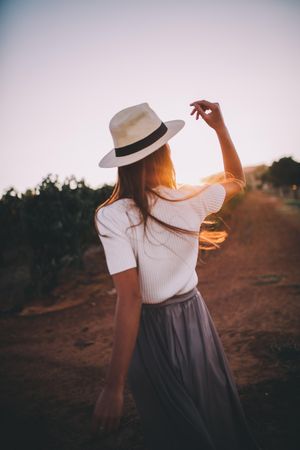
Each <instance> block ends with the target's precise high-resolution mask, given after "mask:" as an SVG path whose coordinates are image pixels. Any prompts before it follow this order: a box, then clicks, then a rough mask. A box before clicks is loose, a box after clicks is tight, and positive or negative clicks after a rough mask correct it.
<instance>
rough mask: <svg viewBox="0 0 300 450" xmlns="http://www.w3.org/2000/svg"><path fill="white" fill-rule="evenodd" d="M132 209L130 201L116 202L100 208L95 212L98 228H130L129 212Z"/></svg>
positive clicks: (121, 200)
mask: <svg viewBox="0 0 300 450" xmlns="http://www.w3.org/2000/svg"><path fill="white" fill-rule="evenodd" d="M129 209H130V199H120V200H116V201H115V202H113V203H110V204H109V205H105V206H103V207H98V208H97V209H96V211H95V219H96V225H97V227H98V228H99V227H104V228H106V229H107V228H113V227H117V228H123V226H128V223H129V219H128V214H127V213H128V210H129Z"/></svg>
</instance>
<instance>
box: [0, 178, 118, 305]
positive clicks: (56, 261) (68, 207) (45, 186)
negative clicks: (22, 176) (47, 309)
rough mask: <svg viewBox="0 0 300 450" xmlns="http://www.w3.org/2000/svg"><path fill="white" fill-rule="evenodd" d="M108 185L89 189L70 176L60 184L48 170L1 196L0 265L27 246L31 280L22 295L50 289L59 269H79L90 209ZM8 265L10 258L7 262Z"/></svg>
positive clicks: (91, 234)
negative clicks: (32, 183) (22, 189)
mask: <svg viewBox="0 0 300 450" xmlns="http://www.w3.org/2000/svg"><path fill="white" fill-rule="evenodd" d="M112 189H113V186H109V185H106V184H105V185H104V186H102V187H101V188H99V189H92V188H90V187H88V186H87V185H86V184H85V182H84V180H80V181H77V180H76V179H75V177H74V176H72V177H70V178H67V179H66V180H65V182H64V183H63V184H62V185H61V184H60V183H59V181H58V178H57V176H56V177H53V176H52V175H51V174H49V175H48V176H47V177H45V178H44V179H43V180H42V182H41V183H40V184H39V185H38V186H37V187H36V188H35V189H34V190H33V191H30V190H28V191H26V193H25V194H22V195H21V197H19V196H18V195H17V192H16V191H15V189H14V188H10V189H9V190H8V191H7V192H6V193H5V194H4V195H3V197H2V198H1V200H0V230H1V235H2V237H3V239H2V240H1V247H0V250H1V256H0V258H1V259H0V260H1V264H6V263H8V259H9V258H8V255H9V254H11V253H16V251H13V250H16V249H17V248H18V247H20V248H21V247H22V248H24V247H25V248H27V252H28V260H29V265H30V270H29V273H30V280H29V283H28V285H27V288H26V297H27V298H28V297H29V298H31V297H34V296H36V295H41V294H47V293H49V292H50V291H51V290H52V289H53V288H54V287H55V286H56V285H57V278H58V274H59V272H60V270H61V269H62V267H66V266H68V265H71V266H73V267H76V268H79V269H80V268H82V256H83V252H84V250H85V249H86V247H87V246H88V245H89V244H90V243H91V242H93V240H95V238H96V231H95V228H94V211H95V208H96V207H97V206H98V205H99V204H100V203H102V202H103V201H104V200H106V198H108V197H109V195H110V194H111V192H112ZM10 263H13V261H10Z"/></svg>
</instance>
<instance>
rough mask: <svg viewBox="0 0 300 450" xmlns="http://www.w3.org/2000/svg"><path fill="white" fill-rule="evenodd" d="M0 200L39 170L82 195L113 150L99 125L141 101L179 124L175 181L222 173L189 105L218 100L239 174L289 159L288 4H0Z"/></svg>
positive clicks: (111, 176) (209, 135)
mask: <svg viewBox="0 0 300 450" xmlns="http://www.w3.org/2000/svg"><path fill="white" fill-rule="evenodd" d="M1 5H2V6H1V11H0V12H1V16H0V64H1V68H0V98H1V101H0V150H1V154H0V158H1V159H0V194H1V195H2V193H3V190H6V189H7V188H9V187H10V186H14V187H16V188H17V190H18V191H19V192H24V191H25V190H26V189H27V188H33V187H34V186H36V185H37V184H38V183H39V182H40V181H41V180H42V178H43V177H45V176H46V175H47V174H48V173H53V174H58V175H59V178H60V180H61V181H63V180H64V178H65V177H67V176H70V175H75V176H76V177H77V178H79V179H81V178H84V179H85V181H86V182H87V183H88V184H89V185H90V186H92V187H98V186H101V185H102V184H103V183H105V182H108V183H114V182H115V179H116V178H115V177H116V172H117V169H115V168H114V169H103V168H100V167H98V162H99V160H100V159H101V158H102V156H103V155H104V154H105V153H106V152H108V151H109V150H111V149H112V148H113V141H112V137H111V135H110V131H109V128H108V124H109V121H110V119H111V117H112V116H113V115H114V114H115V113H116V112H117V111H119V110H121V109H123V108H126V107H128V106H131V105H135V104H138V103H142V102H148V103H149V105H150V106H151V107H152V108H153V109H154V110H155V112H156V113H157V114H158V115H159V117H160V118H161V119H162V120H164V121H168V120H173V119H183V120H185V122H186V125H185V127H184V128H183V129H182V130H181V131H180V132H179V133H178V134H177V135H176V136H175V137H173V138H172V139H171V140H170V141H169V144H170V147H171V151H172V156H173V161H174V164H175V168H176V173H177V181H178V182H188V183H198V182H199V181H200V180H201V178H202V177H205V176H208V175H210V174H212V173H215V172H220V171H222V170H223V164H222V156H221V151H220V148H219V144H218V140H217V136H216V134H215V132H214V131H213V130H212V129H211V128H209V127H208V125H207V124H206V123H205V122H204V121H203V120H201V119H199V120H198V121H196V120H195V118H194V116H190V112H191V107H190V106H189V103H190V102H191V101H194V100H199V99H206V100H209V101H212V102H219V103H220V106H221V109H222V112H223V116H224V119H225V122H226V124H227V127H228V129H229V131H230V133H231V136H232V139H233V141H234V143H235V146H236V148H237V151H238V154H239V156H240V159H241V162H242V164H243V166H249V165H256V164H262V163H265V164H271V163H272V161H274V160H277V159H279V158H281V157H283V156H292V157H293V158H294V159H296V160H299V159H300V132H299V130H300V124H299V119H300V117H299V111H300V89H299V80H300V62H299V54H300V53H299V42H300V20H299V19H300V2H298V1H287V0H281V1H280V0H252V1H251V2H249V1H248V0H247V1H243V0H236V1H234V0H230V1H229V0H227V1H226V0H219V1H217V0H210V1H209V2H208V1H201V0H198V1H193V0H185V1H183V0H182V1H176V0H151V1H143V0H139V1H137V0H132V1H129V0H122V1H121V0H98V1H97V0H81V1H79V0H51V1H50V0H7V1H6V2H5V1H4V0H3V1H2V2H1Z"/></svg>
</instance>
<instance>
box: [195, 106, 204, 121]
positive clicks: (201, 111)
mask: <svg viewBox="0 0 300 450" xmlns="http://www.w3.org/2000/svg"><path fill="white" fill-rule="evenodd" d="M197 114H198V117H199V115H200V116H201V117H202V119H203V118H204V116H205V115H206V114H205V112H204V111H203V109H202V108H201V106H200V105H198V106H197Z"/></svg>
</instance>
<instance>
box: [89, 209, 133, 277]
mask: <svg viewBox="0 0 300 450" xmlns="http://www.w3.org/2000/svg"><path fill="white" fill-rule="evenodd" d="M112 205H113V204H112ZM112 205H108V206H104V207H102V208H100V209H99V210H98V211H97V212H96V225H97V230H98V236H99V238H100V241H101V243H102V245H103V248H104V253H105V258H106V264H107V268H108V271H109V273H110V275H113V274H115V273H118V272H122V271H123V270H127V269H131V268H132V267H136V266H137V263H136V258H135V255H134V251H133V248H132V245H131V242H130V239H129V236H128V234H126V229H127V228H128V227H129V226H130V223H129V220H128V218H127V215H126V214H125V213H124V212H123V211H121V210H119V209H114V208H112Z"/></svg>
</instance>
